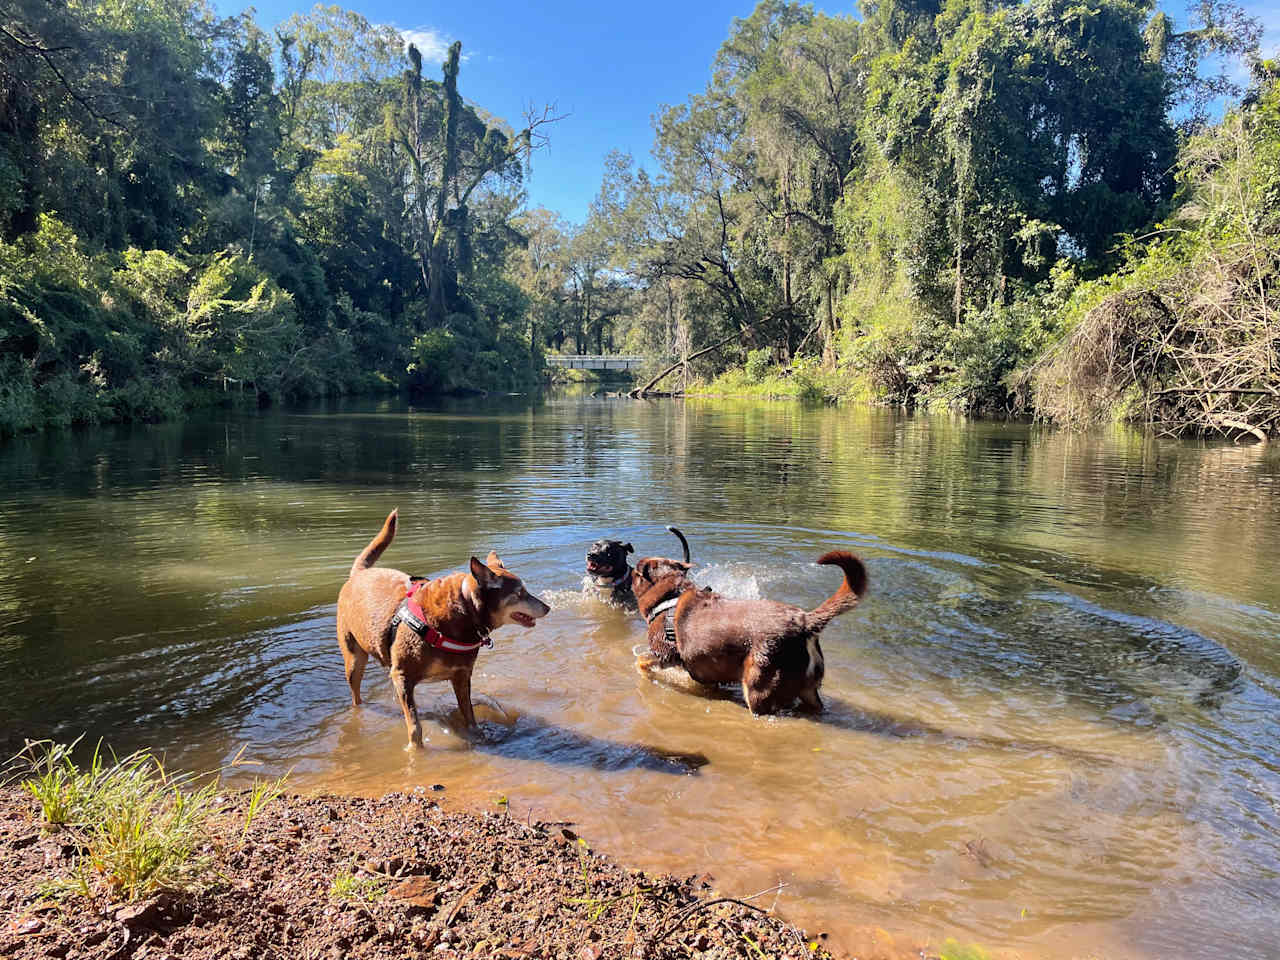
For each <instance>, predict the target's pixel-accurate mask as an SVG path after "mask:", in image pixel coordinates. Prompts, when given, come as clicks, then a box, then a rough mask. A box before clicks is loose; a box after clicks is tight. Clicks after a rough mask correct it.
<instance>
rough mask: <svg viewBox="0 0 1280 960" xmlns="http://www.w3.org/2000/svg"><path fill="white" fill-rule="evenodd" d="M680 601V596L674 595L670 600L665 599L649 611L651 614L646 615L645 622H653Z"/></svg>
mask: <svg viewBox="0 0 1280 960" xmlns="http://www.w3.org/2000/svg"><path fill="white" fill-rule="evenodd" d="M679 602H680V597H672V598H671V599H670V600H663V601H662V602H661V603H660V604H658V605H657V606H656V607H654V608H653V609H652V610H650V611H649V615H648V616H647V617H645V622H646V623H653V621H655V620H657V619H658V617H660V616H661V615H662V614H664V613H666V612H667V611H668V610H670V609H671V608H672V607H674V606H675V605H676V604H677V603H679Z"/></svg>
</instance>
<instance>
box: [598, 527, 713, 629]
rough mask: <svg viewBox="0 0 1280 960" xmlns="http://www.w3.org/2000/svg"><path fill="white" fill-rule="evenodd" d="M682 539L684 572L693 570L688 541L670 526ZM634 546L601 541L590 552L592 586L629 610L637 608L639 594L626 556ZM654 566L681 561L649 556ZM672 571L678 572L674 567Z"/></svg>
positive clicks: (620, 542)
mask: <svg viewBox="0 0 1280 960" xmlns="http://www.w3.org/2000/svg"><path fill="white" fill-rule="evenodd" d="M667 529H668V530H669V531H671V532H672V533H674V534H675V535H676V537H678V538H679V540H680V546H681V548H682V549H683V550H684V563H683V565H682V566H681V567H680V569H683V570H685V571H688V570H689V568H690V566H691V565H690V563H689V541H688V540H686V539H685V536H684V534H683V533H681V532H680V531H679V530H678V529H676V528H675V527H667ZM634 552H635V547H633V546H631V544H629V543H623V542H622V541H621V540H607V539H603V538H602V539H600V540H597V541H596V542H595V543H593V544H591V546H590V547H589V548H588V549H587V576H589V577H590V578H591V584H592V586H593V587H594V588H595V589H596V590H597V591H598V592H599V593H600V594H601V595H602V597H603V598H604V599H605V600H606V601H608V602H609V603H612V604H614V605H615V606H619V607H623V608H625V609H627V610H635V609H636V595H635V592H634V591H633V590H632V588H631V585H632V573H633V570H632V569H631V566H630V564H628V563H627V554H630V553H634ZM646 559H647V560H649V561H651V563H658V562H661V563H669V564H673V565H674V564H680V561H679V560H668V559H667V558H665V557H647V558H646ZM673 569H675V568H674V567H673Z"/></svg>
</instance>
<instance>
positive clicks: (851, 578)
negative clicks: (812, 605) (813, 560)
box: [806, 550, 867, 633]
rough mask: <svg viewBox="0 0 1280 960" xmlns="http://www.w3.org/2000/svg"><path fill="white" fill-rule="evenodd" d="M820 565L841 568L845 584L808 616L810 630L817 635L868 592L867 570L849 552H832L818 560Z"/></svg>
mask: <svg viewBox="0 0 1280 960" xmlns="http://www.w3.org/2000/svg"><path fill="white" fill-rule="evenodd" d="M818 563H821V564H826V565H828V566H832V567H839V568H840V569H841V570H843V571H844V583H842V584H840V587H839V589H838V590H836V592H835V593H833V594H832V595H831V596H830V597H829V598H827V599H826V600H825V601H823V603H822V604H821V605H820V606H819V607H818V608H817V609H815V610H810V611H809V613H808V614H807V616H806V622H807V623H808V626H809V629H810V630H812V631H813V632H814V633H817V632H818V631H819V630H821V629H822V628H823V627H825V626H826V625H827V624H828V623H830V622H831V621H832V620H834V619H835V618H836V617H838V616H840V614H842V613H848V612H849V611H850V610H852V609H853V608H854V607H856V606H857V605H858V601H859V600H861V599H862V597H863V595H864V594H865V593H866V592H867V568H866V567H865V566H863V564H862V561H861V560H859V559H858V558H857V557H855V556H854V555H853V554H852V553H850V552H849V551H847V550H832V551H831V552H830V553H824V554H823V555H822V556H820V557H819V558H818Z"/></svg>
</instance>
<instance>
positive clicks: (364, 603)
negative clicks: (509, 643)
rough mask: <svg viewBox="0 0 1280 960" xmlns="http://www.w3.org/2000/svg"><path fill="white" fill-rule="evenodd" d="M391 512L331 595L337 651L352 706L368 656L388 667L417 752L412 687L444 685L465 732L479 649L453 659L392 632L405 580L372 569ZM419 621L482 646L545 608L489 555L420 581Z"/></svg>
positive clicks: (387, 535)
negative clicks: (422, 619) (498, 631)
mask: <svg viewBox="0 0 1280 960" xmlns="http://www.w3.org/2000/svg"><path fill="white" fill-rule="evenodd" d="M396 522H397V511H395V510H392V511H391V513H390V514H389V515H388V516H387V519H386V521H385V522H384V523H383V525H382V529H381V530H380V531H379V532H378V535H377V536H375V537H374V538H373V540H371V541H370V542H369V545H368V546H367V547H365V548H364V550H363V551H361V553H360V555H359V556H358V557H356V559H355V562H354V563H353V564H352V565H351V572H350V574H349V575H348V577H347V582H346V583H344V584H343V585H342V590H341V591H340V592H339V594H338V646H339V648H340V649H341V650H342V660H343V663H344V664H345V665H346V670H347V683H348V684H350V686H351V702H352V703H353V704H354V705H356V706H359V705H360V703H361V700H360V681H361V680H362V679H363V677H364V668H365V664H367V663H368V661H369V657H370V656H372V657H373V658H374V659H375V660H377V661H378V662H379V663H381V664H382V665H383V666H385V667H387V668H388V669H389V670H390V672H391V683H392V686H393V687H394V688H395V692H396V700H397V701H399V703H400V709H401V710H402V711H403V712H404V723H405V727H406V729H407V730H408V733H409V744H408V746H407V747H406V749H410V748H413V747H421V746H422V724H421V722H420V721H419V719H418V708H417V706H416V705H415V703H414V699H413V688H414V687H415V686H416V685H417V684H418V683H420V682H422V681H423V680H444V679H448V680H449V681H450V683H451V684H452V685H453V692H454V695H455V696H456V697H457V698H458V709H459V710H460V711H461V712H462V718H463V721H464V722H465V723H466V725H467V727H468V728H470V727H474V726H475V722H476V718H475V712H474V710H473V709H472V706H471V671H472V669H473V668H474V667H475V662H476V656H477V654H478V653H479V648H477V649H476V650H472V651H469V652H466V653H455V652H451V651H448V650H442V649H437V648H435V647H432V646H431V645H430V644H428V643H427V642H426V640H425V639H424V638H423V637H422V636H420V635H419V634H418V633H416V632H415V631H414V630H413V629H412V628H411V627H410V626H409V625H408V624H405V623H400V624H398V625H397V626H395V627H392V624H391V620H392V618H393V617H394V616H395V613H396V610H397V609H399V607H400V603H401V601H403V600H404V598H405V594H406V592H407V591H408V589H409V584H410V580H411V578H410V576H409V574H407V573H404V572H403V571H400V570H393V569H391V568H390V567H375V566H374V564H375V563H376V562H377V560H378V557H380V556H381V555H382V552H383V551H384V550H386V549H387V547H388V546H390V545H391V541H392V539H393V538H394V537H395V534H396ZM414 600H416V601H417V602H418V604H419V605H421V607H422V611H423V613H424V614H425V617H426V622H427V624H428V625H429V626H431V627H434V628H435V629H436V630H438V631H439V632H440V633H442V634H444V636H446V637H448V638H449V639H450V640H453V641H455V642H457V643H460V644H470V643H476V642H479V641H483V640H485V639H486V638H487V637H488V636H489V634H490V632H492V631H494V630H496V629H498V628H499V627H501V626H505V625H506V624H509V623H511V624H519V625H520V626H522V627H525V628H529V627H532V626H533V625H534V622H535V621H536V620H537V619H538V618H539V617H543V616H546V614H547V613H548V611H550V609H551V608H550V607H548V606H547V605H546V604H545V603H543V602H542V601H541V600H539V599H538V598H537V597H535V596H533V595H532V594H530V593H529V591H528V590H526V589H525V586H524V583H523V582H521V580H520V578H519V577H517V576H516V575H515V574H513V573H511V572H510V571H508V570H507V569H506V567H504V566H503V565H502V561H501V560H500V559H499V558H498V555H497V554H496V553H493V552H490V553H489V556H488V558H487V559H486V560H485V562H484V563H481V562H480V561H479V560H477V559H476V558H475V557H472V558H471V562H470V565H469V570H468V571H465V572H459V573H451V574H449V575H448V576H444V577H440V578H439V579H437V580H431V581H428V582H427V583H425V584H424V585H423V586H422V587H421V588H419V590H418V592H417V593H416V594H415V595H414Z"/></svg>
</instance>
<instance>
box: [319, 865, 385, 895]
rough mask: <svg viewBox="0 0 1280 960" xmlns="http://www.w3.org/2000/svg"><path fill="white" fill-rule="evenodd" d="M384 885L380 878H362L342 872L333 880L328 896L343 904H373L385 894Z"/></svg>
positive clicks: (345, 871)
mask: <svg viewBox="0 0 1280 960" xmlns="http://www.w3.org/2000/svg"><path fill="white" fill-rule="evenodd" d="M386 885H387V881H386V880H384V879H382V878H381V877H362V876H358V875H357V874H354V873H351V872H350V871H348V870H344V871H342V873H340V874H338V875H337V876H336V877H334V878H333V884H332V885H331V886H330V887H329V896H330V897H332V898H333V899H334V900H341V901H342V902H343V903H373V902H374V901H375V900H377V899H379V898H380V897H381V896H382V895H383V893H385V892H386Z"/></svg>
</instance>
